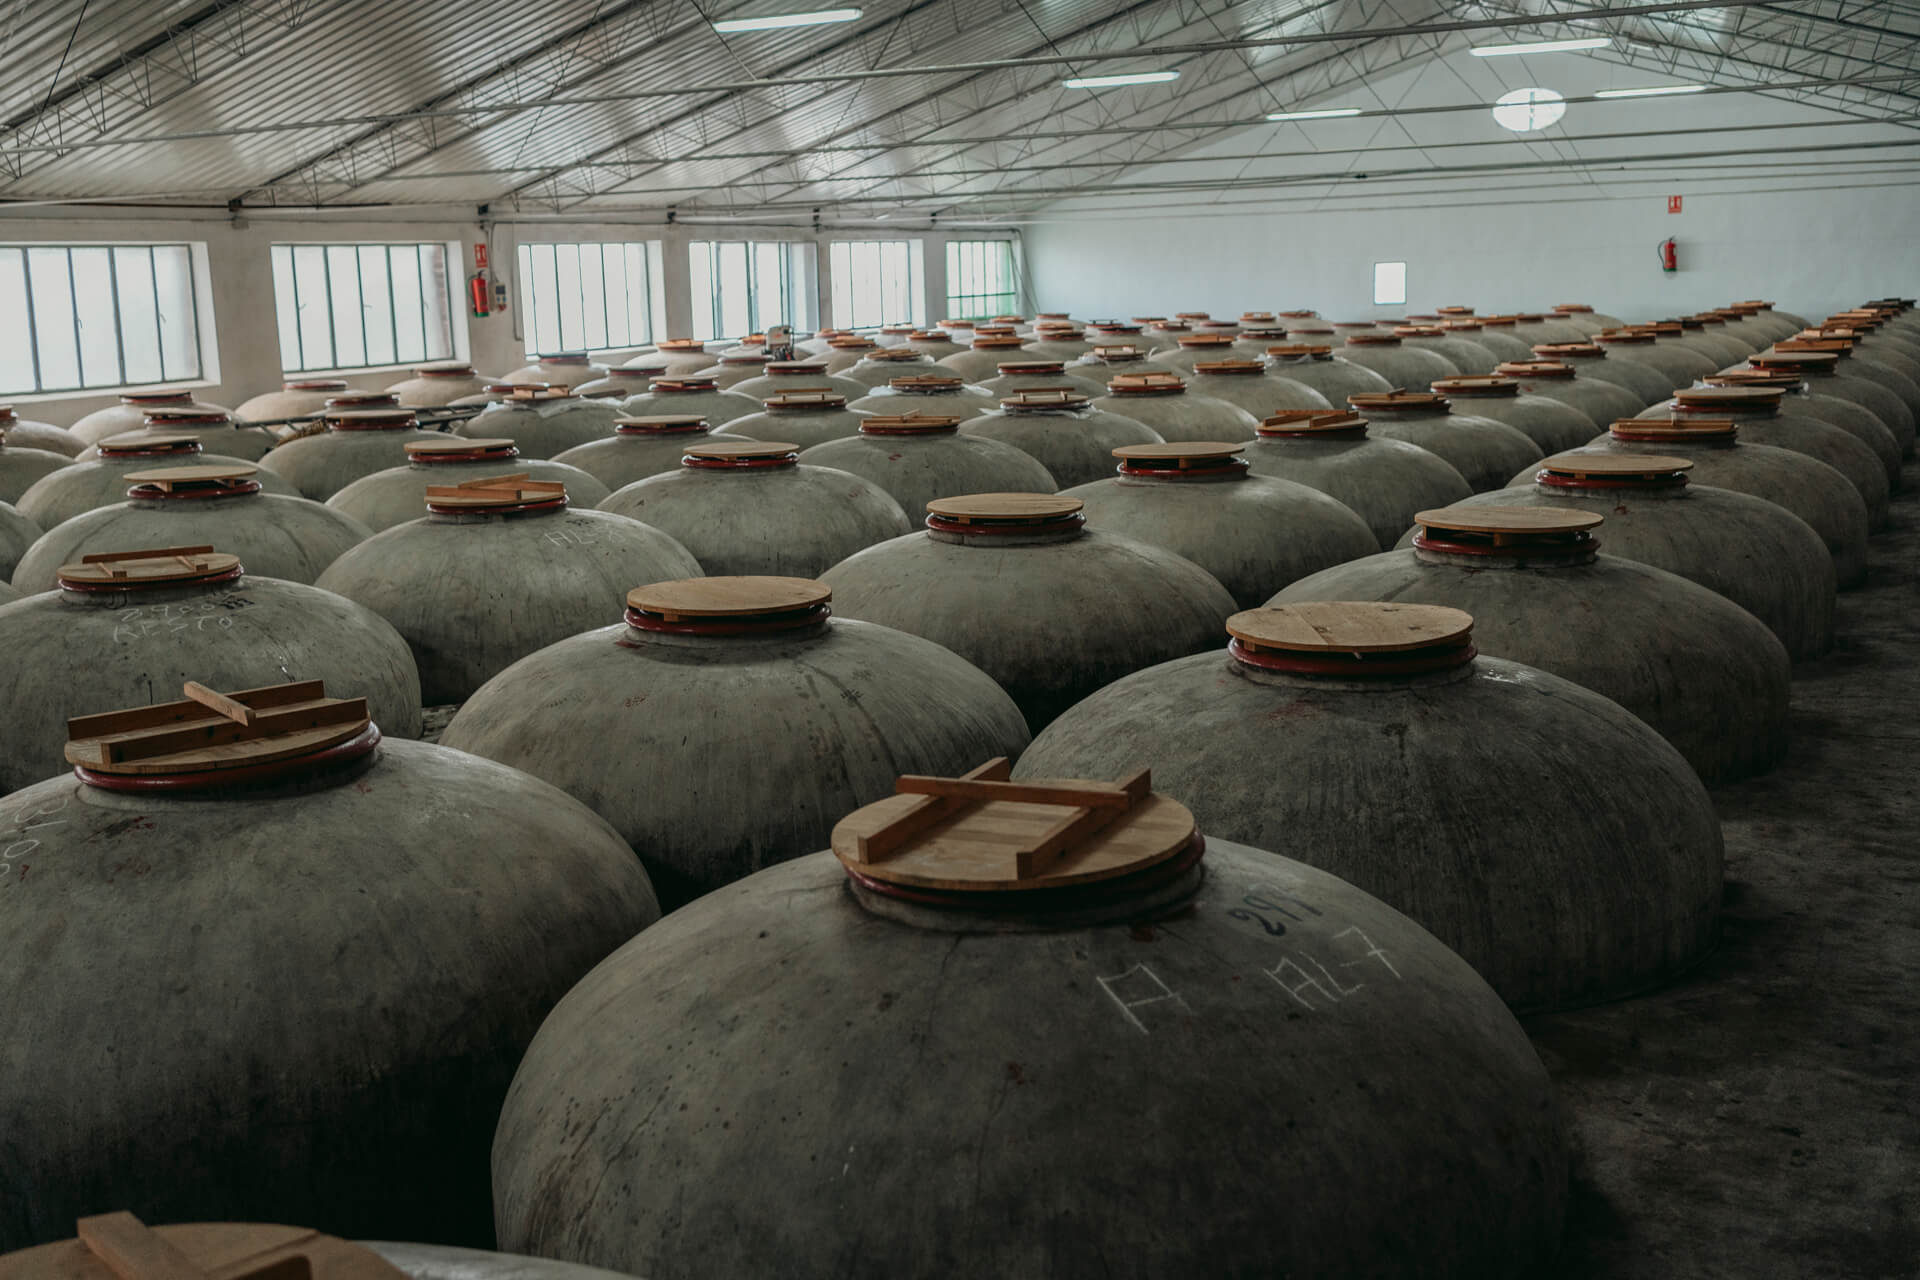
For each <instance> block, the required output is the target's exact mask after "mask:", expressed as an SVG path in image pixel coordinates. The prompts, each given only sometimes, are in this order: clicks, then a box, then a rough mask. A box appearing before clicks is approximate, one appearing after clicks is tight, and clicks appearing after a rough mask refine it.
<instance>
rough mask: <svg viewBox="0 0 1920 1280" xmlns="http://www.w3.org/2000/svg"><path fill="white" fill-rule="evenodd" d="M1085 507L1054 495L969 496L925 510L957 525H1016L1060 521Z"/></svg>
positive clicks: (940, 501)
mask: <svg viewBox="0 0 1920 1280" xmlns="http://www.w3.org/2000/svg"><path fill="white" fill-rule="evenodd" d="M1085 505H1086V504H1085V503H1084V502H1082V501H1080V499H1078V498H1069V497H1065V496H1064V495H1062V494H1057V493H968V494H962V495H960V496H958V497H952V498H935V499H934V500H933V501H931V502H929V503H928V504H927V510H928V511H930V512H931V513H933V514H934V515H936V516H940V517H942V518H944V519H947V520H952V521H955V522H956V523H959V524H973V523H1005V522H1008V521H1014V522H1018V523H1027V522H1038V521H1045V520H1059V519H1062V518H1063V517H1066V516H1071V515H1075V514H1078V512H1079V511H1080V509H1081V508H1082V507H1084V506H1085Z"/></svg>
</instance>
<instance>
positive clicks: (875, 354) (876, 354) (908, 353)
mask: <svg viewBox="0 0 1920 1280" xmlns="http://www.w3.org/2000/svg"><path fill="white" fill-rule="evenodd" d="M866 358H867V359H868V360H877V361H879V362H880V363H882V364H888V363H898V364H932V363H933V357H932V356H930V355H928V354H927V353H926V352H924V351H915V350H914V349H913V348H912V347H881V348H880V349H879V350H877V351H869V352H868V353H867V355H866Z"/></svg>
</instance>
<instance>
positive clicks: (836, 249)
mask: <svg viewBox="0 0 1920 1280" xmlns="http://www.w3.org/2000/svg"><path fill="white" fill-rule="evenodd" d="M919 248H920V245H919V242H918V241H911V240H836V241H834V242H833V245H832V248H831V254H832V256H831V258H830V259H829V261H830V263H831V264H832V268H833V322H834V323H835V324H836V325H839V326H841V327H842V328H848V329H872V328H877V327H879V326H880V325H886V324H915V325H918V324H925V323H926V303H925V298H926V292H925V290H923V289H922V288H921V287H920V254H919V252H918V250H919Z"/></svg>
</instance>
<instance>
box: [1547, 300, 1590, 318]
mask: <svg viewBox="0 0 1920 1280" xmlns="http://www.w3.org/2000/svg"><path fill="white" fill-rule="evenodd" d="M1553 309H1554V310H1555V311H1559V312H1565V313H1567V314H1569V315H1576V316H1578V315H1586V314H1587V313H1589V312H1591V311H1592V310H1593V308H1592V307H1590V306H1588V305H1587V304H1586V303H1584V302H1556V303H1554V304H1553Z"/></svg>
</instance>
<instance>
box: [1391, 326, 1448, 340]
mask: <svg viewBox="0 0 1920 1280" xmlns="http://www.w3.org/2000/svg"><path fill="white" fill-rule="evenodd" d="M1394 333H1396V334H1398V335H1399V336H1400V337H1402V338H1444V337H1446V336H1447V331H1446V330H1445V329H1442V328H1440V327H1438V326H1437V325H1430V324H1403V325H1399V326H1397V327H1396V328H1395V329H1394Z"/></svg>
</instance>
